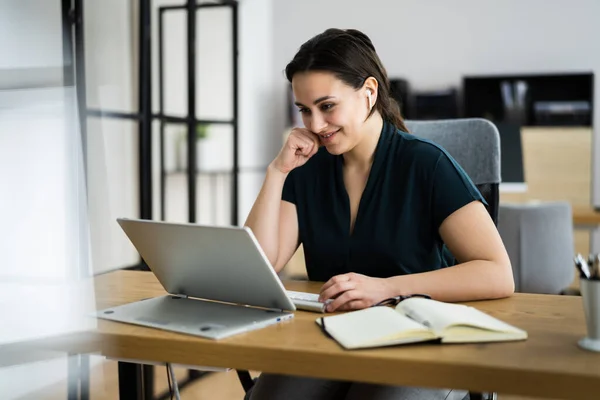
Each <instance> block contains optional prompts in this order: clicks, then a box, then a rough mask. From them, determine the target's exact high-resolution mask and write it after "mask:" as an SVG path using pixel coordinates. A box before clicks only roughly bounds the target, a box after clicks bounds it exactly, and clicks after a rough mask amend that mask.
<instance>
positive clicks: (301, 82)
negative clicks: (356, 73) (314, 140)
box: [292, 71, 369, 155]
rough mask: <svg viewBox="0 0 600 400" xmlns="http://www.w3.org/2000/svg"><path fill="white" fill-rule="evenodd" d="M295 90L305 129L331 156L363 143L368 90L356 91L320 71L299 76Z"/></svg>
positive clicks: (367, 109) (293, 80)
mask: <svg viewBox="0 0 600 400" xmlns="http://www.w3.org/2000/svg"><path fill="white" fill-rule="evenodd" d="M292 89H293V90H294V96H295V98H296V105H297V106H298V108H299V111H300V113H301V114H302V122H303V123H304V126H305V127H306V129H308V130H310V131H311V132H313V133H314V134H316V135H318V136H319V140H320V142H321V144H322V145H323V146H325V147H326V148H327V151H328V152H329V153H331V154H335V155H338V154H343V153H346V152H348V151H350V150H352V149H353V148H354V147H355V146H356V145H357V144H358V143H359V142H360V140H361V139H362V134H361V132H362V129H361V128H362V126H363V124H364V121H365V119H366V118H367V115H368V112H369V106H368V104H369V103H368V99H367V97H366V94H365V93H366V92H365V90H364V89H359V90H356V89H354V88H353V87H351V86H348V85H347V84H345V83H344V82H342V81H341V80H339V79H338V78H336V77H335V76H334V75H333V74H332V73H329V72H320V71H310V72H300V73H297V74H295V75H294V76H293V78H292Z"/></svg>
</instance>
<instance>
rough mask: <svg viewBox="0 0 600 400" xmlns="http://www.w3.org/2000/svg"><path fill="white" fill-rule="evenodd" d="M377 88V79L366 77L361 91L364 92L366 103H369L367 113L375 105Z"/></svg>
mask: <svg viewBox="0 0 600 400" xmlns="http://www.w3.org/2000/svg"><path fill="white" fill-rule="evenodd" d="M378 87H379V83H378V82H377V79H375V78H373V77H372V76H370V77H368V78H367V79H366V80H365V83H364V85H363V89H364V90H365V95H366V96H367V101H368V102H369V112H370V111H371V109H372V108H373V106H375V104H376V103H377V88H378Z"/></svg>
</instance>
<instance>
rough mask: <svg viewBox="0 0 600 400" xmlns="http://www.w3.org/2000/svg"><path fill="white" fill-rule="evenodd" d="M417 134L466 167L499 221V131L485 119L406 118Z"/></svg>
mask: <svg viewBox="0 0 600 400" xmlns="http://www.w3.org/2000/svg"><path fill="white" fill-rule="evenodd" d="M406 127H407V128H408V130H409V131H410V133H412V134H413V135H415V136H418V137H421V138H423V139H427V140H430V141H432V142H434V143H436V144H438V145H440V146H441V147H443V148H444V149H445V150H446V151H447V152H448V153H450V155H451V156H452V157H454V159H455V160H456V161H457V162H458V164H460V166H461V167H462V168H463V169H464V170H465V172H466V173H467V175H469V177H470V178H471V180H472V181H473V183H474V184H475V186H477V188H478V189H479V191H480V192H481V195H482V196H483V197H484V198H485V200H486V201H487V203H488V207H487V210H488V212H489V214H490V216H491V217H492V220H493V221H494V224H496V225H497V224H498V203H499V198H500V195H499V185H500V181H501V175H500V134H499V133H498V129H497V128H496V126H495V125H494V124H493V123H491V122H490V121H488V120H486V119H482V118H461V119H449V120H434V121H406Z"/></svg>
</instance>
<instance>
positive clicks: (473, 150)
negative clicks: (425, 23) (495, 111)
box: [237, 118, 501, 400]
mask: <svg viewBox="0 0 600 400" xmlns="http://www.w3.org/2000/svg"><path fill="white" fill-rule="evenodd" d="M406 126H407V128H408V129H409V130H410V132H411V133H412V134H413V135H415V136H418V137H421V138H423V139H427V140H431V141H432V142H434V143H437V144H439V145H440V146H442V147H443V148H444V149H446V151H448V153H450V155H451V156H452V157H454V159H455V160H456V161H457V162H458V164H459V165H460V166H461V167H462V168H463V169H464V170H465V172H466V173H467V175H469V177H470V178H471V180H472V181H473V183H474V184H475V186H477V188H478V189H479V191H480V192H481V195H482V196H483V198H484V199H485V200H486V202H487V203H488V205H487V211H488V213H489V214H490V216H491V217H492V220H493V221H494V224H496V225H498V208H499V200H500V194H499V186H500V180H501V176H500V135H499V133H498V129H497V128H496V126H495V125H494V124H492V123H491V122H490V121H488V120H485V119H481V118H466V119H452V120H435V121H406ZM446 258H447V259H448V261H450V263H449V265H452V264H454V263H455V262H456V260H455V259H454V257H453V256H452V255H451V254H450V252H449V251H446ZM237 374H238V377H239V378H240V382H241V384H242V386H243V388H244V390H245V391H246V394H247V395H246V397H248V394H249V392H250V390H251V389H252V386H254V380H253V379H252V377H251V376H250V373H249V372H248V371H240V370H238V371H237ZM496 398H497V396H496V393H469V394H467V396H466V397H465V399H464V400H468V399H470V400H495V399H496Z"/></svg>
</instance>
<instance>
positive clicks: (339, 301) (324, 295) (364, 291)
mask: <svg viewBox="0 0 600 400" xmlns="http://www.w3.org/2000/svg"><path fill="white" fill-rule="evenodd" d="M393 296H395V294H394V293H393V290H392V287H391V286H390V284H389V281H388V280H387V279H383V278H371V277H369V276H366V275H361V274H357V273H354V272H350V273H348V274H343V275H336V276H334V277H333V278H331V279H330V280H328V281H327V282H325V284H324V285H323V287H322V288H321V294H320V296H319V300H320V301H322V302H325V301H327V300H329V299H331V300H332V302H331V303H329V305H328V306H327V311H328V312H332V311H348V310H360V309H363V308H367V307H371V306H372V305H373V304H377V303H379V302H380V301H382V300H385V299H387V298H389V297H393Z"/></svg>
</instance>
